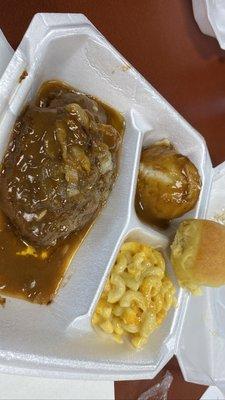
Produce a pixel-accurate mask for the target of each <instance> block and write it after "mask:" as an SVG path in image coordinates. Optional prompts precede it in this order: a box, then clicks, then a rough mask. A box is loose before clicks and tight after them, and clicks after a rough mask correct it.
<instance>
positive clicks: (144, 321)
mask: <svg viewBox="0 0 225 400" xmlns="http://www.w3.org/2000/svg"><path fill="white" fill-rule="evenodd" d="M175 302H176V298H175V288H174V286H173V284H172V282H171V280H170V279H169V278H168V277H167V276H165V261H164V258H163V256H162V254H161V253H160V252H159V251H157V250H155V249H153V248H151V247H150V246H147V245H144V244H142V243H138V242H126V243H124V244H123V245H122V247H121V249H120V252H119V254H118V256H117V259H116V262H115V265H114V266H113V268H112V271H111V274H110V277H109V279H108V280H107V283H106V285H105V288H104V291H103V293H102V295H101V297H100V300H99V302H98V304H97V307H96V309H95V312H94V314H93V317H92V324H93V325H94V326H96V327H99V328H100V329H101V330H102V331H104V332H105V333H107V334H110V335H111V336H112V337H113V338H114V340H116V341H117V342H118V343H122V342H123V337H124V336H129V338H130V341H131V343H132V345H133V346H134V347H136V348H141V347H143V345H144V344H145V343H146V342H147V340H148V337H149V335H150V334H151V333H152V332H153V331H154V330H155V329H156V328H157V327H158V326H159V325H161V324H162V322H163V320H164V318H165V317H166V315H167V313H168V311H169V309H170V308H171V307H172V306H173V305H175Z"/></svg>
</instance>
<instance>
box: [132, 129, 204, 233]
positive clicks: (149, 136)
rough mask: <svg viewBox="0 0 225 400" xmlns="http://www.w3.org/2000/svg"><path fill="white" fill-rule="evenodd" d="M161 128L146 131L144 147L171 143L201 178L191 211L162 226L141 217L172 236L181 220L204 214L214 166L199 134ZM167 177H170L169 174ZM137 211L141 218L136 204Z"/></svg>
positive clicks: (143, 221)
mask: <svg viewBox="0 0 225 400" xmlns="http://www.w3.org/2000/svg"><path fill="white" fill-rule="evenodd" d="M161 129H162V130H161ZM161 129H160V130H159V128H158V127H155V128H154V127H153V128H152V130H151V131H148V132H146V133H145V135H144V137H143V144H142V149H146V148H148V147H149V146H151V145H153V144H155V143H157V142H160V141H161V142H162V145H164V146H165V147H164V148H166V146H167V145H169V144H171V145H172V146H174V148H175V150H176V151H177V152H178V153H179V154H182V155H184V156H186V157H187V158H188V159H189V160H190V161H191V162H192V163H193V164H194V166H195V167H196V169H197V171H198V173H199V176H200V179H201V190H200V194H199V197H198V200H197V203H196V204H195V206H194V207H193V208H192V209H191V210H190V211H188V212H186V213H184V214H183V215H182V216H181V217H178V218H174V219H171V220H170V222H169V224H168V225H166V224H163V225H164V226H163V225H162V226H160V224H159V225H158V226H157V222H156V224H154V221H153V222H152V223H151V222H149V223H148V222H147V221H145V220H144V219H142V217H140V218H141V222H142V223H143V224H144V225H145V226H146V227H147V226H151V227H152V228H153V229H156V230H159V231H160V232H162V233H163V232H165V233H166V235H169V237H170V236H171V234H172V235H173V234H174V232H175V230H176V228H177V226H178V224H179V222H180V221H182V220H183V219H186V218H196V217H199V216H201V215H203V214H204V206H206V203H207V199H208V194H209V191H210V186H211V179H212V167H211V165H210V163H209V162H208V160H209V156H208V151H207V148H206V145H205V142H204V139H203V138H201V137H200V136H199V135H197V134H196V133H192V134H191V133H189V134H188V135H187V134H186V133H184V132H183V131H182V129H181V130H179V131H177V132H173V131H171V129H170V127H169V126H168V127H163V128H161ZM155 172H156V171H155ZM146 173H147V172H146ZM151 173H152V172H151ZM163 179H165V177H164V178H163ZM167 179H170V178H169V176H168V178H167ZM192 179H193V178H192ZM195 179H196V178H195ZM164 185H165V184H164ZM165 187H166V185H165ZM165 190H166V189H165ZM165 194H166V193H165ZM175 206H176V203H175V202H174V207H175ZM135 211H136V215H137V217H138V218H139V215H138V211H137V208H136V204H135Z"/></svg>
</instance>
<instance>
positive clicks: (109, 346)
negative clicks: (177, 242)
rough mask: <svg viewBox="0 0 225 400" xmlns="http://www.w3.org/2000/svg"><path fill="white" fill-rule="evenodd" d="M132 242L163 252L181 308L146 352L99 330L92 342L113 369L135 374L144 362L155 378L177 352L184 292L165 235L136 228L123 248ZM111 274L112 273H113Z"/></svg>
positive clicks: (154, 335) (173, 310) (174, 310)
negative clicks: (116, 340) (172, 262)
mask: <svg viewBox="0 0 225 400" xmlns="http://www.w3.org/2000/svg"><path fill="white" fill-rule="evenodd" d="M132 241H135V242H138V243H141V244H145V245H150V246H151V247H152V248H154V249H157V250H159V251H160V252H161V254H162V255H163V258H164V259H165V263H166V275H167V276H168V277H169V278H170V279H171V281H172V282H173V284H174V286H175V287H176V298H177V305H176V306H175V307H172V308H171V309H170V310H169V312H168V314H167V316H166V317H165V319H164V321H163V322H162V324H161V325H160V326H159V327H158V328H157V329H156V330H155V331H154V332H153V333H151V334H150V336H149V338H148V341H147V344H145V345H144V346H143V348H142V349H139V350H137V349H134V347H133V346H132V345H131V343H130V341H129V340H128V338H125V339H124V342H123V343H116V342H114V340H113V339H112V337H110V335H108V334H106V333H104V332H103V331H102V330H101V329H100V328H99V327H98V326H97V327H96V326H95V328H94V332H93V335H95V337H94V336H93V339H92V340H93V341H94V342H95V344H94V348H95V349H97V352H98V354H100V359H101V360H102V361H101V362H103V363H104V362H106V360H107V359H109V360H110V365H111V368H113V369H114V368H115V364H116V363H118V364H119V363H121V364H122V369H124V367H125V365H126V366H127V370H129V369H130V368H132V365H133V370H135V368H136V365H138V364H139V363H140V362H141V363H142V369H143V370H147V369H148V370H149V371H151V370H152V371H154V375H155V373H157V371H158V370H159V368H162V366H163V365H164V364H165V363H166V362H167V361H168V360H169V359H170V357H171V356H172V354H173V352H174V349H175V346H176V336H177V334H178V330H179V326H180V324H179V319H180V318H181V310H182V308H183V306H184V297H183V291H182V289H180V288H179V287H178V286H177V282H176V279H175V277H174V274H173V271H172V268H171V265H170V262H169V259H168V247H167V244H168V243H167V239H166V238H165V237H163V236H161V235H158V237H157V233H156V234H155V233H151V232H149V231H148V230H144V229H143V228H142V227H136V228H133V229H131V230H129V231H128V232H127V233H126V235H125V236H124V238H123V241H122V243H121V246H122V244H123V243H125V244H126V243H127V242H132ZM121 246H120V247H121ZM112 265H113V264H112ZM112 265H111V268H112ZM110 271H111V269H110V270H109V273H110ZM96 304H97V303H96ZM96 304H95V306H96ZM94 309H95V308H94ZM89 337H90V334H89ZM77 340H78V339H77ZM79 340H80V339H79ZM141 360H142V361H141Z"/></svg>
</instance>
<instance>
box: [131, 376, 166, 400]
mask: <svg viewBox="0 0 225 400" xmlns="http://www.w3.org/2000/svg"><path fill="white" fill-rule="evenodd" d="M172 381H173V376H172V374H171V373H170V372H169V371H167V372H166V373H165V375H164V377H163V379H162V380H161V382H159V383H157V384H156V385H154V386H152V387H151V388H150V389H148V390H146V392H144V393H142V394H141V395H140V396H139V397H138V399H137V400H167V395H168V391H169V388H170V386H171V384H172Z"/></svg>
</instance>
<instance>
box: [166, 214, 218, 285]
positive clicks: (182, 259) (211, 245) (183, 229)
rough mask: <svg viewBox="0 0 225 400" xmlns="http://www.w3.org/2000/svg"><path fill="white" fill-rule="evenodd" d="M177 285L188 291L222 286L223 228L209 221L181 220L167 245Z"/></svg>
mask: <svg viewBox="0 0 225 400" xmlns="http://www.w3.org/2000/svg"><path fill="white" fill-rule="evenodd" d="M171 250H172V251H171V262H172V264H173V267H174V271H175V274H176V276H177V278H178V280H179V282H180V284H181V285H182V286H184V287H186V288H188V289H189V290H191V291H194V292H195V291H196V289H197V288H198V287H199V286H201V285H203V286H215V287H216V286H221V285H224V284H225V226H223V225H221V224H218V223H216V222H214V221H209V220H197V219H195V220H188V221H183V222H182V223H181V224H180V226H179V229H178V231H177V233H176V236H175V239H174V242H173V244H172V246H171Z"/></svg>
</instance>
